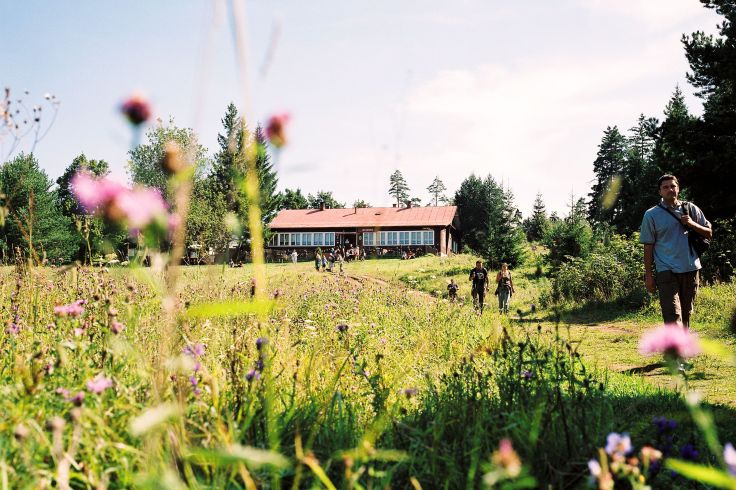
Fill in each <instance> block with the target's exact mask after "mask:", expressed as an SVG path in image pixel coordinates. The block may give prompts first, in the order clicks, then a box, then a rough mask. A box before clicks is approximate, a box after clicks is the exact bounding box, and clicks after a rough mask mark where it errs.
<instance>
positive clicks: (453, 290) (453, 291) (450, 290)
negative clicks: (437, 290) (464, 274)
mask: <svg viewBox="0 0 736 490" xmlns="http://www.w3.org/2000/svg"><path fill="white" fill-rule="evenodd" d="M457 289H458V285H457V283H456V282H455V279H450V284H448V285H447V296H448V298H450V301H451V302H453V303H454V302H455V301H457Z"/></svg>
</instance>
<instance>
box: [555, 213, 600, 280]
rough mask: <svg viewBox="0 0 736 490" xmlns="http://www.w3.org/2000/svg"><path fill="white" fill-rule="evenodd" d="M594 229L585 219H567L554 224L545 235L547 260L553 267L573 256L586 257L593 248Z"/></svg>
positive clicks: (557, 266)
mask: <svg viewBox="0 0 736 490" xmlns="http://www.w3.org/2000/svg"><path fill="white" fill-rule="evenodd" d="M593 243H594V242H593V229H592V228H591V227H590V224H589V223H588V222H587V221H586V220H585V219H565V220H563V221H558V222H556V223H554V224H552V225H551V226H550V228H549V230H548V231H547V234H546V235H545V237H544V244H545V245H546V246H547V247H548V248H549V254H548V255H547V261H548V262H549V264H550V265H551V266H552V268H553V269H557V268H559V267H560V266H561V265H562V264H563V263H565V262H568V261H570V260H572V259H573V258H585V257H587V256H588V255H589V254H590V251H591V249H592V248H593Z"/></svg>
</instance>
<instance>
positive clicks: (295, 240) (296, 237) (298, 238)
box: [289, 233, 301, 247]
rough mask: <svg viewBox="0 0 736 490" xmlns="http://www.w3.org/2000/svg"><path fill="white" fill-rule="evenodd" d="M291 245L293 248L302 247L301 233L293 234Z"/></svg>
mask: <svg viewBox="0 0 736 490" xmlns="http://www.w3.org/2000/svg"><path fill="white" fill-rule="evenodd" d="M289 245H291V246H292V247H294V246H299V245H301V235H300V234H299V233H292V234H291V240H289Z"/></svg>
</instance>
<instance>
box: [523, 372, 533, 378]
mask: <svg viewBox="0 0 736 490" xmlns="http://www.w3.org/2000/svg"><path fill="white" fill-rule="evenodd" d="M521 377H522V378H524V379H526V380H530V379H532V378H533V377H534V373H533V372H531V371H522V372H521Z"/></svg>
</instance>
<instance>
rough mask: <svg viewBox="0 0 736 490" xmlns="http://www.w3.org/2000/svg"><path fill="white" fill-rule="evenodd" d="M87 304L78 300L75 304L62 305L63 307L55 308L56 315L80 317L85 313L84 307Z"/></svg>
mask: <svg viewBox="0 0 736 490" xmlns="http://www.w3.org/2000/svg"><path fill="white" fill-rule="evenodd" d="M85 303H86V301H85V300H83V299H78V300H77V301H75V302H74V303H69V304H68V305H61V306H54V314H55V315H56V316H62V317H63V316H70V317H77V316H80V315H81V314H82V313H84V308H82V305H84V304H85Z"/></svg>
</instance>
